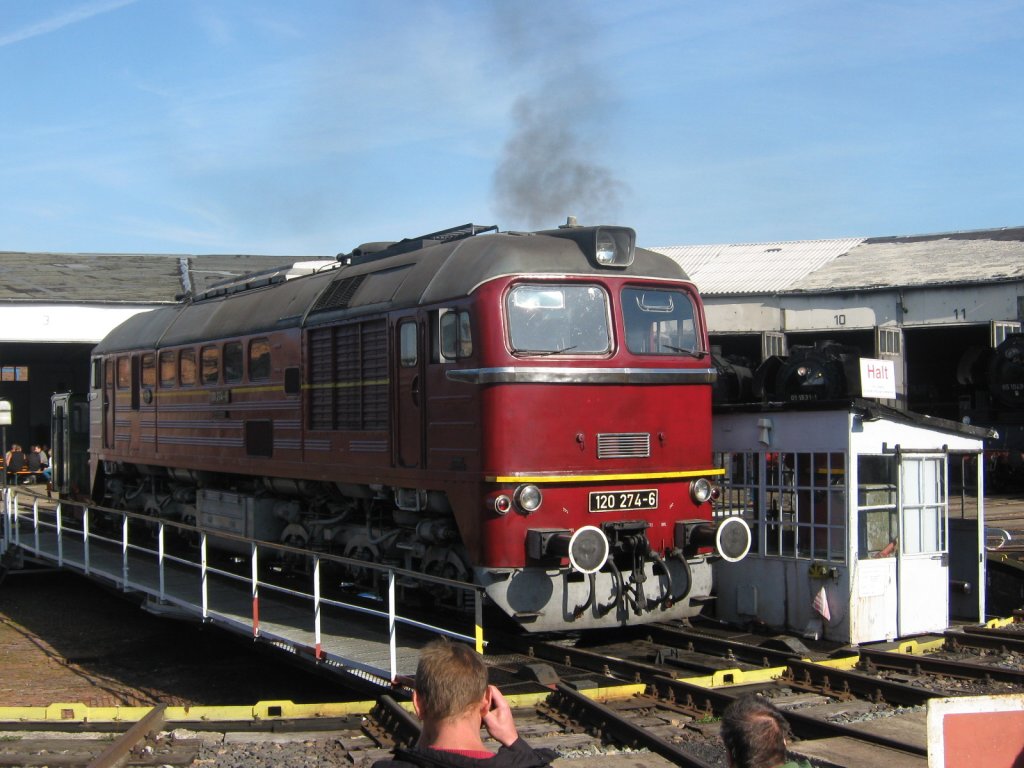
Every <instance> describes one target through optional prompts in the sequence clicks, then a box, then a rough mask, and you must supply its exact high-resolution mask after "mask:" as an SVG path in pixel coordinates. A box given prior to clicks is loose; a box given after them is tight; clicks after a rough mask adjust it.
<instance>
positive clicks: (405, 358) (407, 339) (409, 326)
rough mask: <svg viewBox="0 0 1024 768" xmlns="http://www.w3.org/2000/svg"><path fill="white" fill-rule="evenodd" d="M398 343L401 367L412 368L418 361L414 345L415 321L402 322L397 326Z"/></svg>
mask: <svg viewBox="0 0 1024 768" xmlns="http://www.w3.org/2000/svg"><path fill="white" fill-rule="evenodd" d="M398 329H399V337H400V341H399V343H400V344H401V345H402V349H401V355H400V358H399V359H400V360H401V363H402V367H403V368H414V367H415V366H416V363H418V362H419V359H418V356H417V345H416V323H415V322H408V323H402V324H401V325H400V326H399V327H398Z"/></svg>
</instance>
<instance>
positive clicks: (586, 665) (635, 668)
mask: <svg viewBox="0 0 1024 768" xmlns="http://www.w3.org/2000/svg"><path fill="white" fill-rule="evenodd" d="M489 637H490V640H491V644H492V646H500V647H502V648H508V649H510V650H515V651H518V652H519V653H522V654H523V655H525V656H531V657H533V658H537V659H542V660H544V661H553V662H555V663H556V664H562V665H564V666H566V667H573V668H575V669H585V670H587V671H589V672H597V673H599V674H602V675H604V676H606V677H619V678H620V679H623V680H628V681H631V682H636V683H642V682H647V681H649V680H650V679H651V678H652V677H654V676H656V675H664V674H665V668H664V667H660V666H658V665H656V664H647V663H644V662H642V661H630V660H628V659H617V658H615V657H612V656H605V655H604V654H601V653H598V652H597V651H588V650H585V649H582V648H570V647H568V646H564V645H558V644H557V643H551V642H547V641H545V640H538V639H536V638H532V637H528V636H516V635H507V634H498V633H497V632H491V633H490V635H489Z"/></svg>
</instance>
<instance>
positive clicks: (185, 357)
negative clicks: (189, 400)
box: [178, 349, 196, 387]
mask: <svg viewBox="0 0 1024 768" xmlns="http://www.w3.org/2000/svg"><path fill="white" fill-rule="evenodd" d="M178 381H180V382H181V385H182V386H184V387H190V386H192V385H193V384H195V383H196V351H195V350H194V349H183V350H181V353H180V354H179V355H178Z"/></svg>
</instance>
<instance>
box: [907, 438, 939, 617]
mask: <svg viewBox="0 0 1024 768" xmlns="http://www.w3.org/2000/svg"><path fill="white" fill-rule="evenodd" d="M947 502H948V497H947V484H946V455H945V454H935V453H929V454H921V453H917V454H915V453H900V454H899V483H898V489H897V504H898V509H899V515H898V519H899V547H898V548H897V560H896V583H897V595H898V598H897V600H898V603H897V623H898V632H899V636H900V637H906V636H907V635H914V634H920V633H922V632H935V631H938V630H942V629H945V628H946V626H947V625H948V624H949V554H948V553H949V549H948V544H947V542H948V540H949V537H948V530H947V528H948V525H949V519H948V518H949V515H948V504H947Z"/></svg>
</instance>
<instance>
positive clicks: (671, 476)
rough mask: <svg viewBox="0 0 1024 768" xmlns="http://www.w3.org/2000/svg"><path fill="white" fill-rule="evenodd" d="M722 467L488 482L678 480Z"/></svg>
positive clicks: (490, 479) (715, 472)
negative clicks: (684, 470)
mask: <svg viewBox="0 0 1024 768" xmlns="http://www.w3.org/2000/svg"><path fill="white" fill-rule="evenodd" d="M724 474H725V470H724V469H694V470H688V471H686V472H637V473H630V474H621V475H490V476H488V477H485V478H484V480H486V481H487V482H488V483H605V482H617V481H626V482H631V481H633V480H678V479H681V478H685V477H708V476H709V475H724Z"/></svg>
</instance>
